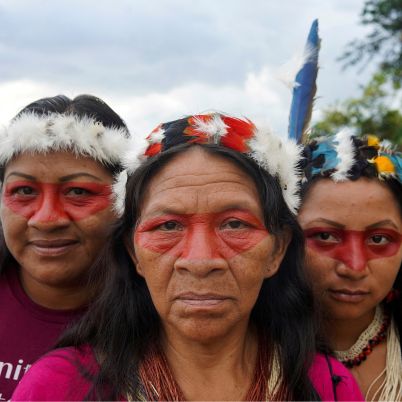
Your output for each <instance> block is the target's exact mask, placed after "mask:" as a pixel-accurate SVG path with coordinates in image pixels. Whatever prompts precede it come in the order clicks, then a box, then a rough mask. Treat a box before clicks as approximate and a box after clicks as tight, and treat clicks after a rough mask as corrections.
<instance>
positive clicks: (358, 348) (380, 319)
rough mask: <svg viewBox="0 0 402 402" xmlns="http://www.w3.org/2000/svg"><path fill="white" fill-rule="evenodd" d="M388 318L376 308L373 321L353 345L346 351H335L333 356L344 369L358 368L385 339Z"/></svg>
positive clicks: (381, 310) (381, 309)
mask: <svg viewBox="0 0 402 402" xmlns="http://www.w3.org/2000/svg"><path fill="white" fill-rule="evenodd" d="M390 321H391V320H390V317H389V315H388V314H386V313H385V312H384V311H383V308H382V307H380V306H377V308H376V311H375V315H374V319H373V321H372V322H371V324H370V325H369V326H368V327H367V328H366V329H365V330H364V331H363V332H362V333H361V334H360V336H359V338H358V339H357V341H356V342H355V343H354V345H353V346H352V347H351V348H349V349H348V350H342V351H340V350H336V351H335V352H334V353H335V356H336V358H337V359H338V360H339V361H341V362H342V363H343V364H344V365H345V366H346V367H348V368H352V367H355V366H359V365H360V364H361V363H362V362H363V361H365V360H366V359H367V356H368V355H369V354H370V353H371V352H372V351H373V348H374V347H375V346H377V345H378V344H380V343H381V342H382V341H383V340H384V339H386V338H387V330H388V327H389V324H390Z"/></svg>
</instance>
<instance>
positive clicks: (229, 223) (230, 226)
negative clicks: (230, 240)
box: [221, 218, 250, 230]
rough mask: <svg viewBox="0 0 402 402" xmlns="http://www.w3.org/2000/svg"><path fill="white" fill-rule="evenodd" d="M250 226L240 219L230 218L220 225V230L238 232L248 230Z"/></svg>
mask: <svg viewBox="0 0 402 402" xmlns="http://www.w3.org/2000/svg"><path fill="white" fill-rule="evenodd" d="M249 227H250V225H249V224H248V223H246V222H244V221H242V220H240V219H236V218H232V219H227V220H226V221H225V222H223V223H222V225H221V229H223V230H240V229H246V228H249Z"/></svg>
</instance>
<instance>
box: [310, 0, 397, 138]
mask: <svg viewBox="0 0 402 402" xmlns="http://www.w3.org/2000/svg"><path fill="white" fill-rule="evenodd" d="M361 23H362V24H364V25H369V26H370V27H372V28H373V30H372V31H371V32H370V33H369V34H368V35H367V36H366V38H365V39H363V40H354V41H352V42H350V43H349V45H348V46H347V48H346V51H345V53H344V54H343V55H342V56H341V58H340V60H342V61H343V62H344V64H345V66H346V67H348V66H354V65H358V64H362V65H366V64H367V63H368V62H373V61H375V60H378V61H379V63H378V69H377V72H376V73H375V74H374V75H373V77H372V78H371V80H370V81H369V82H368V83H367V84H366V85H364V86H362V88H361V93H360V94H359V96H358V97H356V98H351V99H346V100H344V101H342V102H338V103H336V104H335V105H332V106H330V107H328V108H327V109H325V110H324V112H323V117H322V120H321V121H319V122H318V123H316V124H315V125H314V126H313V130H312V132H313V135H314V136H317V135H331V134H334V133H335V132H337V131H339V130H340V129H341V128H342V127H345V126H347V127H351V128H354V129H355V130H356V132H357V134H361V135H363V134H376V135H378V136H380V137H382V138H387V139H390V140H391V141H393V142H394V143H397V144H398V145H399V146H401V145H402V114H401V112H400V110H402V89H401V88H402V0H366V2H365V3H364V6H363V10H362V13H361Z"/></svg>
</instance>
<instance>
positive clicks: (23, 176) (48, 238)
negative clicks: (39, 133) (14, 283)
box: [0, 152, 115, 302]
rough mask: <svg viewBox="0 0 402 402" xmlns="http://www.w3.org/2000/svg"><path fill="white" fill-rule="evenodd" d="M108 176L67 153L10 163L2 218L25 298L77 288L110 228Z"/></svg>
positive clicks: (88, 161)
mask: <svg viewBox="0 0 402 402" xmlns="http://www.w3.org/2000/svg"><path fill="white" fill-rule="evenodd" d="M111 184H112V174H111V173H110V172H109V171H108V170H107V169H105V168H104V167H103V166H102V165H100V164H99V163H97V162H95V161H94V160H93V159H91V158H86V157H75V156H74V155H73V154H71V153H68V152H51V153H48V154H46V155H44V154H37V155H31V154H29V155H27V154H21V155H20V156H18V157H16V158H15V159H13V160H12V161H11V162H10V163H8V165H7V167H6V169H5V175H4V184H3V188H2V193H1V205H0V214H1V215H0V216H1V222H2V226H3V231H4V237H5V241H6V245H7V247H8V249H9V250H10V252H11V254H12V255H13V257H14V258H15V259H16V260H17V262H18V264H19V265H20V267H21V271H20V272H21V279H22V283H23V285H24V288H25V289H26V291H27V293H28V294H29V295H30V296H31V297H32V298H33V299H34V300H35V301H38V302H39V300H41V299H42V297H43V295H42V294H43V293H44V292H45V289H49V288H66V287H76V286H80V284H81V282H82V279H83V277H84V276H85V275H86V273H87V271H88V268H89V267H90V265H91V264H92V262H93V261H94V259H95V257H96V256H97V254H98V252H99V250H100V249H101V247H102V245H103V243H104V241H105V237H106V234H107V230H108V228H109V225H110V223H111V222H112V221H113V220H114V219H115V217H114V213H113V212H112V208H111V189H110V185H111Z"/></svg>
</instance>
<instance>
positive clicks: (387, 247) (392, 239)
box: [366, 229, 402, 259]
mask: <svg viewBox="0 0 402 402" xmlns="http://www.w3.org/2000/svg"><path fill="white" fill-rule="evenodd" d="M378 234H379V232H378V230H372V231H369V232H368V233H367V235H366V239H370V238H371V237H372V236H374V235H378ZM380 234H381V235H383V236H384V235H385V236H386V237H387V238H388V243H386V244H383V245H382V244H381V245H379V244H368V245H367V247H368V251H369V254H370V258H373V259H374V258H384V257H392V256H394V255H395V254H397V253H398V252H399V248H400V246H401V242H402V235H401V234H400V233H398V232H396V231H395V230H392V229H380Z"/></svg>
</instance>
